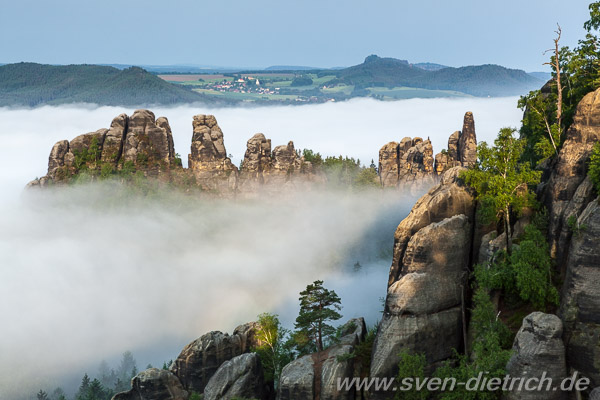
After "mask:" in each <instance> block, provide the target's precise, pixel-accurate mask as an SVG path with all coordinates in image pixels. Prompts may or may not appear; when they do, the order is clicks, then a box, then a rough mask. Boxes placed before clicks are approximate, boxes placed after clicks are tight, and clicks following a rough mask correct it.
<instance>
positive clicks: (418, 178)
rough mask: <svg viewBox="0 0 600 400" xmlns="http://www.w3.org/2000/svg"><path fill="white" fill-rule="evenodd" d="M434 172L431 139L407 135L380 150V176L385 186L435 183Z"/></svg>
mask: <svg viewBox="0 0 600 400" xmlns="http://www.w3.org/2000/svg"><path fill="white" fill-rule="evenodd" d="M432 173H433V147H432V146H431V142H430V141H429V140H426V141H423V139H421V138H418V137H417V138H414V139H411V138H409V137H405V138H404V139H402V141H401V142H400V143H396V142H390V143H388V144H386V145H384V146H383V147H382V148H381V150H379V176H380V181H381V185H382V186H383V187H384V188H385V187H397V186H398V185H402V186H403V185H405V184H417V183H423V184H427V183H433V179H432Z"/></svg>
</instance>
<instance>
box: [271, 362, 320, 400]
mask: <svg viewBox="0 0 600 400" xmlns="http://www.w3.org/2000/svg"><path fill="white" fill-rule="evenodd" d="M314 380H315V371H314V361H313V357H312V356H311V355H306V356H303V357H300V358H298V359H296V360H294V361H292V362H291V363H289V364H287V365H286V366H285V367H283V369H282V370H281V379H280V381H279V393H278V396H277V399H278V400H305V399H314Z"/></svg>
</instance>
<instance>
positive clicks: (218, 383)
mask: <svg viewBox="0 0 600 400" xmlns="http://www.w3.org/2000/svg"><path fill="white" fill-rule="evenodd" d="M263 396H264V380H263V369H262V366H261V364H260V358H259V357H258V354H256V353H246V354H242V355H240V356H237V357H234V358H232V359H231V360H229V361H225V362H224V363H223V364H221V366H220V367H219V369H218V370H217V372H215V374H214V375H213V376H212V378H210V380H209V381H208V384H207V385H206V387H205V388H204V397H203V399H204V400H230V399H233V398H244V399H262V398H263Z"/></svg>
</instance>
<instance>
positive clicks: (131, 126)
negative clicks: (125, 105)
mask: <svg viewBox="0 0 600 400" xmlns="http://www.w3.org/2000/svg"><path fill="white" fill-rule="evenodd" d="M122 159H123V162H124V163H127V162H129V163H132V164H133V165H135V166H137V167H141V168H152V167H158V166H161V165H162V166H163V167H168V166H171V164H172V163H173V161H174V159H175V149H174V145H173V135H172V134H171V127H170V126H169V121H168V120H167V119H166V118H165V117H160V118H159V119H156V118H155V116H154V113H153V112H152V111H149V110H137V111H135V112H134V113H133V115H132V116H131V117H129V121H128V123H127V133H126V135H125V141H124V143H123V157H122Z"/></svg>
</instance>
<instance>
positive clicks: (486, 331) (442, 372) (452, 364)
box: [434, 287, 512, 400]
mask: <svg viewBox="0 0 600 400" xmlns="http://www.w3.org/2000/svg"><path fill="white" fill-rule="evenodd" d="M470 331H471V332H472V335H473V348H472V351H471V356H470V357H468V356H465V355H460V354H458V353H455V357H454V360H449V361H446V362H444V364H443V365H442V366H441V367H440V368H438V369H437V370H436V371H435V373H434V376H436V377H438V378H440V379H442V381H443V380H444V379H446V378H454V379H456V381H457V382H467V380H468V379H470V378H473V377H477V376H478V375H479V374H480V373H483V374H484V376H485V377H486V378H495V377H497V378H502V377H504V376H505V374H506V371H505V367H506V363H507V362H508V360H509V359H510V355H511V351H510V350H508V349H509V348H510V346H511V344H512V340H511V339H512V338H511V333H510V331H509V330H508V328H507V327H506V325H504V324H503V323H502V321H500V320H499V318H498V315H497V313H496V311H495V309H494V305H493V304H492V302H491V300H490V296H489V294H488V291H487V290H486V289H484V288H483V287H479V288H477V289H476V290H475V293H474V295H473V309H472V310H471V325H470ZM501 394H502V392H501V391H494V392H488V391H468V390H466V388H465V386H464V385H456V386H455V390H454V391H445V392H441V393H440V395H439V396H438V398H439V399H443V400H465V399H467V400H470V399H472V400H475V399H486V400H488V399H489V400H492V399H498V398H500V397H501Z"/></svg>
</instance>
